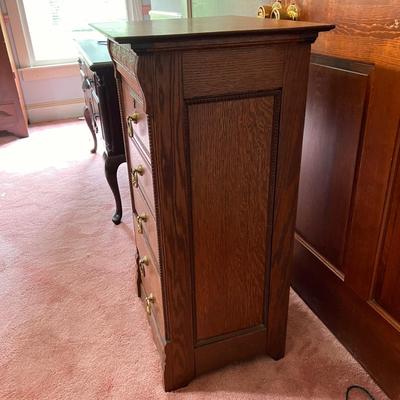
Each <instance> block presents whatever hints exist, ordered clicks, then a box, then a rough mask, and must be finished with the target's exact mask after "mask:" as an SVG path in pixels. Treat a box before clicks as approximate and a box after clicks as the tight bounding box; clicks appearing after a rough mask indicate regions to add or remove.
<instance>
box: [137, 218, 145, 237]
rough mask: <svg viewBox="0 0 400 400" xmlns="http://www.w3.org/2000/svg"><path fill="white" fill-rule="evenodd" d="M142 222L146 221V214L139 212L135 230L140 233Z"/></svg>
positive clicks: (141, 231) (141, 232)
mask: <svg viewBox="0 0 400 400" xmlns="http://www.w3.org/2000/svg"><path fill="white" fill-rule="evenodd" d="M143 222H147V215H146V214H140V215H138V216H137V217H136V226H137V231H138V233H140V234H143Z"/></svg>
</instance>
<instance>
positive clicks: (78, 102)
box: [26, 99, 85, 123]
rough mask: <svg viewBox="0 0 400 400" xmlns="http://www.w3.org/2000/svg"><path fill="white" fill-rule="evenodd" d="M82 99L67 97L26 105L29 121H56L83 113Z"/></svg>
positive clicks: (79, 115)
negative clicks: (61, 99)
mask: <svg viewBox="0 0 400 400" xmlns="http://www.w3.org/2000/svg"><path fill="white" fill-rule="evenodd" d="M84 104H85V103H84V100H83V99H68V100H63V101H52V102H45V103H36V104H29V105H27V107H26V109H27V112H28V120H29V123H36V122H47V121H57V120H61V119H68V118H77V117H81V116H82V115H83V107H84Z"/></svg>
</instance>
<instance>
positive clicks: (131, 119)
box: [126, 112, 140, 137]
mask: <svg viewBox="0 0 400 400" xmlns="http://www.w3.org/2000/svg"><path fill="white" fill-rule="evenodd" d="M139 116H140V115H139V113H137V112H134V113H133V114H132V115H129V116H128V118H127V119H126V124H127V126H128V136H129V137H133V128H132V123H134V124H137V123H138V122H139Z"/></svg>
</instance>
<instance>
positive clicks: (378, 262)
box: [293, 0, 400, 399]
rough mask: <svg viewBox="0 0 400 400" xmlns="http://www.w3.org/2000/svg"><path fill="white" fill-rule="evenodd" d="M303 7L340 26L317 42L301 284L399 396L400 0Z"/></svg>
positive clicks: (301, 212) (329, 1)
mask: <svg viewBox="0 0 400 400" xmlns="http://www.w3.org/2000/svg"><path fill="white" fill-rule="evenodd" d="M301 7H302V13H303V14H302V15H303V19H306V20H310V21H325V22H330V23H334V24H336V29H335V30H334V31H332V32H329V33H323V34H321V35H320V38H319V39H318V41H317V42H316V43H315V44H314V47H313V51H314V52H316V53H320V54H323V55H324V56H322V57H314V59H313V63H312V66H311V69H310V84H309V96H308V104H307V114H306V125H305V135H304V145H303V158H302V171H301V181H300V194H299V195H300V197H299V208H298V217H297V237H296V245H295V266H294V281H293V286H294V288H295V289H296V290H297V291H298V293H299V294H300V295H301V296H302V297H303V299H305V301H306V302H307V303H308V304H309V305H310V306H311V308H312V309H313V310H314V311H315V312H316V313H317V314H318V316H319V317H320V318H321V319H322V320H323V321H324V322H325V324H326V325H327V326H328V327H329V328H330V329H331V330H332V331H333V333H334V334H335V335H336V336H337V337H338V338H339V339H340V340H341V341H342V342H343V344H344V345H345V346H346V347H347V348H348V349H349V350H350V351H351V352H352V353H353V354H354V355H355V357H356V358H357V359H358V360H359V361H360V362H361V364H363V365H364V367H365V368H366V369H367V370H368V371H369V372H370V373H371V375H372V376H373V377H374V378H375V379H376V380H377V382H378V383H379V384H380V385H381V386H382V388H383V389H384V390H385V391H386V392H387V393H388V394H389V396H390V397H391V398H392V399H400V290H399V287H400V252H399V248H400V246H399V238H400V217H399V211H400V210H399V201H400V169H399V166H400V161H399V159H400V155H399V150H400V145H399V143H400V138H399V132H400V129H399V127H400V2H398V1H397V0H390V1H388V0H386V1H381V2H375V1H371V0H359V1H354V2H343V1H338V0H303V1H301ZM338 58H339V59H338Z"/></svg>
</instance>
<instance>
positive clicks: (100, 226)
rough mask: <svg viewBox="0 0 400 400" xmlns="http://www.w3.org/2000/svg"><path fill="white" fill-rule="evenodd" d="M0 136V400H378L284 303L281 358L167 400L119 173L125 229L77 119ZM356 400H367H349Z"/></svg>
mask: <svg viewBox="0 0 400 400" xmlns="http://www.w3.org/2000/svg"><path fill="white" fill-rule="evenodd" d="M30 133H31V136H30V138H28V139H19V140H18V139H14V138H13V137H11V136H0V321H1V325H0V399H7V400H9V399H13V400H24V399H29V400H36V399H38V400H44V399H49V400H57V399H63V400H67V399H68V400H75V399H77V400H80V399H83V400H91V399H98V400H102V399H118V400H142V399H143V400H144V399H178V400H179V399H191V400H200V399H227V400H234V399H344V396H345V391H346V388H347V386H348V385H350V384H353V383H355V384H360V385H364V386H366V387H368V388H369V390H371V392H372V393H373V394H374V395H375V396H376V398H377V399H386V397H385V396H384V395H383V394H382V392H381V391H380V390H379V389H378V388H377V386H376V385H375V384H374V383H373V382H372V380H371V378H370V377H369V376H368V375H367V374H366V372H365V371H364V370H363V369H362V368H361V367H360V365H359V364H358V363H357V362H356V361H355V360H354V359H353V358H352V357H351V355H350V354H349V353H348V352H347V351H346V350H345V349H344V348H343V347H342V346H341V345H340V344H339V343H338V342H337V341H336V339H335V338H334V337H333V336H332V335H331V334H330V333H329V331H327V329H326V328H325V327H324V326H323V325H322V323H321V322H320V321H319V320H318V319H317V318H316V317H315V316H314V315H313V314H312V313H311V312H310V310H309V309H308V308H307V307H306V306H305V304H304V303H303V302H302V301H301V300H300V299H299V298H298V297H297V296H296V295H295V294H292V297H291V303H290V313H289V327H288V345H287V355H286V357H285V358H284V359H283V360H281V361H279V362H275V361H272V360H270V359H269V358H267V357H261V358H258V359H256V360H254V361H251V362H247V363H243V364H240V365H233V366H230V367H227V368H225V369H223V370H219V371H216V372H214V373H210V374H208V375H205V376H202V377H200V378H198V379H196V380H195V381H193V382H192V383H191V384H190V385H189V386H187V387H186V388H184V389H181V390H180V391H178V392H177V393H170V394H165V393H164V392H163V389H162V384H161V369H160V365H159V359H158V355H157V351H156V348H155V346H154V344H153V342H152V338H151V333H150V329H149V327H148V325H147V321H146V317H145V313H144V311H143V309H142V306H141V304H140V303H139V301H138V299H137V298H136V297H135V283H134V268H133V262H134V250H133V235H132V231H131V218H132V216H131V213H130V210H129V190H128V185H127V176H126V165H125V164H124V165H123V166H122V168H121V169H120V171H119V177H120V183H121V192H122V198H123V204H124V211H125V214H124V217H123V223H122V224H121V225H119V226H114V225H113V224H112V222H111V216H112V213H113V207H114V205H113V198H112V195H111V192H110V190H109V188H108V186H107V184H106V182H105V178H104V174H103V168H104V167H103V161H102V157H101V155H100V152H99V154H97V155H92V154H90V152H89V150H90V148H91V142H90V134H89V131H88V130H87V128H86V126H85V124H84V123H83V122H81V121H73V122H64V123H58V124H53V125H42V126H36V127H34V128H31V130H30ZM352 398H354V399H365V398H366V397H365V395H364V396H362V395H354V396H353V397H352Z"/></svg>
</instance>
